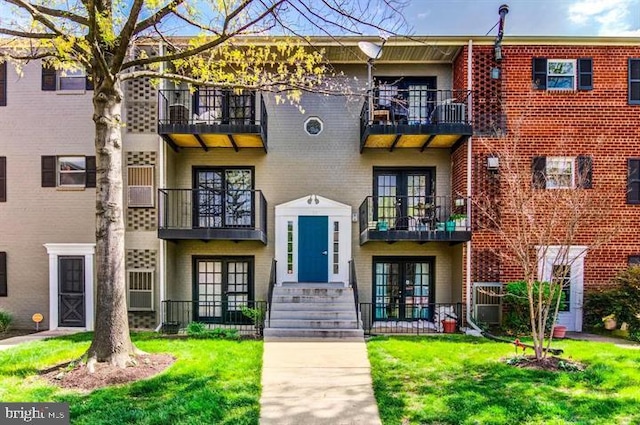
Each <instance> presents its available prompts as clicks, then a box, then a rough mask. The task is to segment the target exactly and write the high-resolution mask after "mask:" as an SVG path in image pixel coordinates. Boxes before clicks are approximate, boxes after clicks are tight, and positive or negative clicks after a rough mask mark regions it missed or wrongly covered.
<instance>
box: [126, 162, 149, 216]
mask: <svg viewBox="0 0 640 425" xmlns="http://www.w3.org/2000/svg"><path fill="white" fill-rule="evenodd" d="M127 205H128V206H129V208H135V207H151V208H152V207H153V166H130V167H127Z"/></svg>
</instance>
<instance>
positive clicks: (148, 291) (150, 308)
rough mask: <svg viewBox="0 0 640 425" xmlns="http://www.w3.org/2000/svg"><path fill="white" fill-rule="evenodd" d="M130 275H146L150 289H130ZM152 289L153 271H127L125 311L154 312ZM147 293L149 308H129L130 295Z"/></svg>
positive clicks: (153, 282) (153, 283)
mask: <svg viewBox="0 0 640 425" xmlns="http://www.w3.org/2000/svg"><path fill="white" fill-rule="evenodd" d="M132 273H148V274H149V282H151V288H150V289H134V290H132V289H131V274H132ZM154 288H155V276H154V270H153V269H127V310H128V311H154V310H153V308H154ZM132 292H137V293H148V294H149V296H150V303H149V304H150V307H131V293H132Z"/></svg>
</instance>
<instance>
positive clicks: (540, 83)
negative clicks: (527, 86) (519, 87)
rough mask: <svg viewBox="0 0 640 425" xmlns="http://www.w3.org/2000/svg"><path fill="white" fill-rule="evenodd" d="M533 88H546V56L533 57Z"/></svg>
mask: <svg viewBox="0 0 640 425" xmlns="http://www.w3.org/2000/svg"><path fill="white" fill-rule="evenodd" d="M531 67H532V70H533V88H534V89H537V90H544V89H546V88H547V58H533V62H532V65H531Z"/></svg>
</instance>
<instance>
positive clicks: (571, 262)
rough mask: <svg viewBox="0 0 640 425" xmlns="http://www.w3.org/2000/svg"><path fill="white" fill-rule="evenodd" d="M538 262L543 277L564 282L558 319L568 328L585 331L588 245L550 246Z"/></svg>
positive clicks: (546, 279)
mask: <svg viewBox="0 0 640 425" xmlns="http://www.w3.org/2000/svg"><path fill="white" fill-rule="evenodd" d="M544 251H545V253H544V259H541V260H542V261H540V262H539V275H540V277H541V279H542V280H544V281H547V282H550V281H552V280H555V281H561V282H562V283H563V289H562V291H563V292H564V300H563V303H562V304H561V306H560V310H559V312H558V320H557V323H558V324H559V325H563V326H566V327H567V330H568V331H572V332H582V313H583V293H584V256H585V255H586V247H583V246H572V247H564V248H563V247H556V246H553V247H547V248H546V249H545V250H544Z"/></svg>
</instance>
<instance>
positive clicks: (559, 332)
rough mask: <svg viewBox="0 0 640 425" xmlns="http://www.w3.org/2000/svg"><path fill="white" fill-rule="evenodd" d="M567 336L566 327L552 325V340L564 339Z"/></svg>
mask: <svg viewBox="0 0 640 425" xmlns="http://www.w3.org/2000/svg"><path fill="white" fill-rule="evenodd" d="M566 334H567V327H566V326H563V325H554V326H553V337H554V338H564V337H565V336H566Z"/></svg>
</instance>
